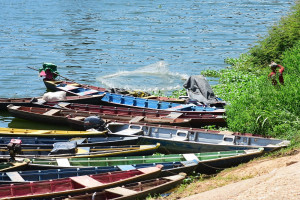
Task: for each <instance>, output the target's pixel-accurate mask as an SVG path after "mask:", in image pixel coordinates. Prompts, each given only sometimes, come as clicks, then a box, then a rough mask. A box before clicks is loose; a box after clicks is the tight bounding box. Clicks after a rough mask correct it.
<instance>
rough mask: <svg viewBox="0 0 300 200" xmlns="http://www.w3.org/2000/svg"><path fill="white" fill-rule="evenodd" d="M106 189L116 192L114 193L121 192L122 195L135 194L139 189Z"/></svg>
mask: <svg viewBox="0 0 300 200" xmlns="http://www.w3.org/2000/svg"><path fill="white" fill-rule="evenodd" d="M106 191H108V192H111V193H114V194H119V195H122V196H128V195H134V194H136V193H137V191H134V190H130V189H127V188H123V187H115V188H110V189H106Z"/></svg>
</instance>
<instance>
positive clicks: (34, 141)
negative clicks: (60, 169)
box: [0, 128, 138, 148]
mask: <svg viewBox="0 0 300 200" xmlns="http://www.w3.org/2000/svg"><path fill="white" fill-rule="evenodd" d="M0 129H1V128H0ZM74 132H75V131H74ZM82 132H83V131H82ZM12 139H19V140H21V141H22V146H28V147H42V146H43V147H49V148H50V147H53V144H54V143H57V142H69V141H76V142H77V146H119V145H135V144H137V142H138V137H120V136H110V137H106V136H101V135H88V137H85V135H80V136H78V137H76V135H74V136H73V135H69V136H60V137H55V136H43V137H32V136H21V137H18V136H2V134H1V133H0V147H3V146H4V147H6V146H7V144H8V143H9V142H10V141H11V140H12Z"/></svg>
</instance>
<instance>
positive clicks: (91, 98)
mask: <svg viewBox="0 0 300 200" xmlns="http://www.w3.org/2000/svg"><path fill="white" fill-rule="evenodd" d="M103 96H104V94H103V95H87V96H66V98H65V99H64V100H63V101H56V102H70V103H82V104H85V103H86V104H95V105H98V104H99V103H100V102H101V99H102V98H103ZM39 99H41V97H31V98H0V111H6V110H7V106H8V105H10V104H14V105H16V106H39V104H40V101H38V100H39Z"/></svg>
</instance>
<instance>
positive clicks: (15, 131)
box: [0, 127, 107, 138]
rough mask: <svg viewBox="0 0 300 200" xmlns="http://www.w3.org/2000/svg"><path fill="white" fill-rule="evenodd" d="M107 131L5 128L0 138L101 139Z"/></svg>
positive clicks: (0, 129)
mask: <svg viewBox="0 0 300 200" xmlns="http://www.w3.org/2000/svg"><path fill="white" fill-rule="evenodd" d="M106 133H107V131H106V130H105V131H96V130H90V131H65V130H35V129H20V128H3V127H0V137H4V136H9V137H20V136H24V137H42V138H43V137H46V138H47V137H59V138H62V137H67V138H69V137H97V136H98V137H99V136H104V135H105V134H106Z"/></svg>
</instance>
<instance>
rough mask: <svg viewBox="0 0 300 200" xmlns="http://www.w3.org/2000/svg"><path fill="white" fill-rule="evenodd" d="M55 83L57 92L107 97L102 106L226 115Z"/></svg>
mask: <svg viewBox="0 0 300 200" xmlns="http://www.w3.org/2000/svg"><path fill="white" fill-rule="evenodd" d="M51 83H53V84H52V85H51V86H49V87H50V88H52V89H54V88H55V91H65V92H67V94H69V95H74V96H85V95H96V94H97V95H99V94H100V95H101V94H105V96H104V97H103V98H102V99H101V101H102V103H101V104H102V105H109V106H119V107H132V108H141V109H154V110H169V111H176V112H197V113H198V114H204V113H211V114H221V115H223V114H225V110H224V109H220V108H215V107H206V106H200V105H199V106H196V105H195V104H179V103H172V102H164V101H157V100H151V99H143V98H138V97H132V96H126V95H121V94H115V93H108V92H104V91H99V90H97V89H92V88H91V87H84V86H83V87H81V85H80V84H79V86H77V85H76V84H75V85H74V84H69V83H68V82H63V83H59V84H57V82H56V81H54V82H51V81H47V84H48V85H50V84H51Z"/></svg>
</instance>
